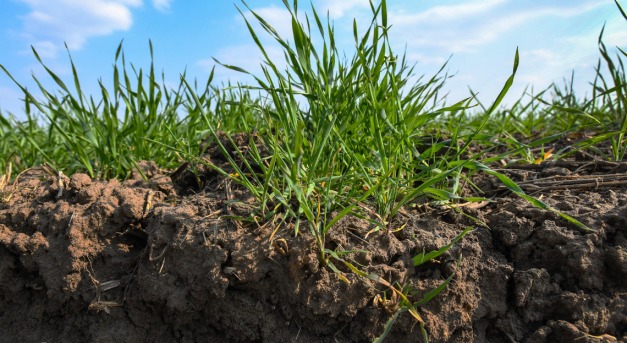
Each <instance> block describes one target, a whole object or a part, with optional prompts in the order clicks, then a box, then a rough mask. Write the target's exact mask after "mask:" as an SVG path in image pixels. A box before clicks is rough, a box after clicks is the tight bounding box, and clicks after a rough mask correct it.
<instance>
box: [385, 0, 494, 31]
mask: <svg viewBox="0 0 627 343" xmlns="http://www.w3.org/2000/svg"><path fill="white" fill-rule="evenodd" d="M504 2H506V0H486V1H475V2H472V3H468V4H463V5H450V6H435V7H431V8H429V9H427V10H425V11H422V12H418V13H406V12H391V13H390V14H389V15H388V17H389V19H390V22H392V23H393V24H394V25H399V26H408V25H412V26H413V25H429V24H436V25H438V26H439V27H440V28H441V27H442V24H444V23H445V22H449V21H461V20H467V19H468V18H470V17H476V16H478V15H481V14H484V13H486V12H488V11H490V10H492V9H494V8H495V7H497V6H499V5H501V4H503V3H504Z"/></svg>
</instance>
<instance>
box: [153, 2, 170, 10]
mask: <svg viewBox="0 0 627 343" xmlns="http://www.w3.org/2000/svg"><path fill="white" fill-rule="evenodd" d="M171 4H172V0H152V5H153V6H154V7H155V8H156V9H157V10H158V11H161V12H166V11H167V10H169V9H170V5H171Z"/></svg>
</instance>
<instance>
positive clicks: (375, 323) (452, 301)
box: [0, 163, 627, 342]
mask: <svg viewBox="0 0 627 343" xmlns="http://www.w3.org/2000/svg"><path fill="white" fill-rule="evenodd" d="M143 166H144V172H145V173H146V174H147V175H148V176H149V178H150V179H149V181H142V180H141V179H140V178H139V177H136V178H135V179H132V180H127V181H124V182H119V181H99V180H92V179H90V178H89V177H88V176H87V175H84V174H75V175H72V176H71V177H69V178H67V177H62V181H63V182H62V184H63V192H61V193H60V192H59V180H57V179H56V178H52V177H43V176H42V175H37V174H31V175H30V176H28V177H22V178H21V181H20V182H19V183H18V184H17V185H15V186H14V187H13V188H11V187H7V188H6V189H5V191H4V193H3V197H4V198H5V200H6V201H5V202H3V203H2V204H0V332H1V334H0V341H2V342H42V341H47V342H61V341H63V342H367V341H372V340H373V339H374V338H375V337H377V336H378V335H380V334H381V333H382V332H383V329H384V325H385V323H386V321H387V320H388V319H389V318H390V317H391V313H390V311H391V310H394V308H393V307H394V304H392V303H387V304H385V303H382V302H375V301H374V299H375V297H376V296H377V295H381V294H383V293H384V292H385V291H386V289H385V287H382V286H381V285H380V284H377V285H375V284H374V283H373V281H370V280H367V279H364V278H359V277H357V276H355V275H354V274H351V273H348V271H347V270H345V273H344V275H345V276H346V278H347V279H348V280H349V281H350V284H347V283H345V282H343V281H342V280H341V279H340V277H339V276H338V274H337V273H334V272H333V271H332V270H331V269H330V268H329V267H321V266H320V264H319V262H318V254H317V249H316V245H315V242H314V240H313V239H312V238H311V236H310V235H309V233H308V232H307V231H306V229H303V230H301V234H299V235H298V236H297V237H294V234H293V228H292V227H279V228H278V230H277V231H276V233H275V234H274V235H273V231H274V229H275V228H276V226H277V222H272V221H268V222H264V221H262V220H261V219H260V220H259V222H258V223H254V222H253V223H247V222H244V221H237V220H234V219H233V217H234V216H241V217H249V216H250V214H251V213H252V212H253V211H254V209H255V204H254V202H253V200H252V199H251V198H250V197H248V196H247V195H246V193H245V192H243V191H242V190H240V189H238V188H237V187H235V186H234V185H233V184H230V183H229V182H228V181H225V180H224V179H221V178H219V177H218V176H217V174H215V175H214V174H211V172H210V171H204V170H200V171H199V172H200V173H205V175H206V177H205V178H204V179H203V180H198V179H195V178H193V177H192V176H191V174H190V172H189V171H186V170H183V169H181V170H179V171H177V172H176V173H174V174H165V173H161V172H160V171H159V170H158V168H157V167H156V166H154V165H153V164H150V163H144V164H143ZM534 168H535V167H534ZM559 168H562V169H559ZM553 169H555V170H553V171H551V168H544V169H542V170H540V169H539V167H538V168H536V169H533V168H531V169H527V170H522V171H519V173H523V174H524V175H523V176H521V179H519V180H522V179H524V178H528V177H529V174H530V173H531V174H533V175H536V176H537V175H544V176H546V175H549V176H550V175H562V174H563V173H565V171H564V170H563V169H568V168H566V167H564V166H558V167H555V166H553ZM577 172H578V173H579V174H581V175H583V174H585V175H588V174H591V173H593V172H587V171H582V170H579V171H577ZM542 173H544V174H542ZM566 173H567V174H568V173H570V174H569V175H572V171H568V172H566ZM623 173H624V171H623ZM579 174H578V175H579ZM511 175H512V177H514V176H516V174H511ZM173 178H174V181H173ZM488 181H489V180H486V182H484V187H486V188H490V187H492V190H493V191H494V194H498V196H496V197H495V201H494V202H493V203H490V204H488V205H487V206H485V207H482V208H476V209H472V208H465V209H464V212H465V213H466V214H468V215H470V216H473V217H475V218H476V219H478V220H480V221H483V222H485V224H487V227H480V226H477V224H476V223H477V222H476V221H473V220H471V219H469V216H466V215H463V214H460V213H459V211H455V210H453V209H450V208H425V207H413V208H407V209H406V210H405V211H403V212H402V214H401V215H399V216H397V217H396V218H395V219H394V222H392V223H390V227H391V228H400V227H402V226H403V225H405V226H404V228H403V229H402V230H400V231H395V232H392V231H393V230H390V231H386V230H381V231H378V232H374V233H370V234H369V236H368V238H367V239H365V238H366V234H367V233H368V232H369V231H370V230H371V229H372V228H373V226H372V224H370V223H369V222H367V221H365V220H361V219H358V218H354V217H352V218H344V219H343V220H341V221H340V222H339V223H337V224H336V226H335V227H334V228H333V229H332V230H331V231H330V234H329V235H328V237H327V241H326V246H327V248H329V249H335V248H337V249H340V250H363V251H365V252H364V253H353V254H351V255H349V256H348V257H347V258H349V259H350V260H352V261H354V263H355V264H358V265H360V266H361V268H362V269H363V270H364V271H367V272H369V273H374V274H377V275H380V276H382V277H383V278H385V279H386V280H388V281H390V282H400V283H401V284H403V285H407V286H411V289H413V290H415V291H417V293H416V294H415V296H412V295H410V296H412V299H414V300H418V299H420V298H421V297H422V296H423V295H424V293H425V292H427V291H429V290H431V289H433V288H435V287H437V286H438V285H439V284H440V283H441V282H442V281H443V280H444V279H445V278H446V277H448V276H449V275H451V273H454V274H455V275H454V278H453V281H452V282H451V284H450V285H449V286H448V288H447V289H446V290H445V291H444V292H443V293H442V294H440V295H439V296H437V297H436V298H435V299H433V300H431V301H430V302H428V303H427V304H426V305H423V306H421V307H419V308H418V311H419V314H420V315H421V316H422V317H423V318H424V320H425V322H426V325H427V330H428V332H429V337H430V341H432V342H473V341H474V342H614V341H621V340H622V341H627V192H625V188H624V186H620V185H616V184H609V185H604V184H600V185H599V187H597V188H590V187H587V188H586V187H581V188H575V189H573V188H572V187H571V188H570V189H569V187H565V188H563V187H562V188H563V189H562V188H559V189H558V190H551V189H550V187H549V186H550V185H549V186H547V187H545V188H542V187H540V188H539V189H538V188H532V189H531V190H532V191H534V192H535V196H537V197H540V196H542V198H543V200H544V201H545V202H547V203H548V204H550V205H551V206H553V207H555V208H557V209H559V210H561V211H563V212H564V213H567V214H570V215H572V216H574V217H576V218H578V219H580V220H581V221H582V222H584V223H585V224H586V225H588V226H589V227H591V228H594V229H596V232H594V233H587V232H584V231H582V230H580V229H578V228H577V227H575V226H574V225H572V224H570V223H568V222H566V221H565V220H564V219H561V218H560V217H559V216H557V215H555V214H554V213H551V212H547V211H543V210H539V209H537V208H534V207H533V206H531V205H530V204H528V203H527V202H525V201H523V200H520V199H518V198H516V197H513V196H511V195H506V194H502V193H503V192H502V191H501V190H500V189H499V188H498V185H492V186H490V184H491V183H490V182H488ZM623 184H624V182H623ZM190 187H191V188H190ZM190 189H191V190H195V192H192V191H190ZM9 195H10V198H9V199H6V198H7V197H8V196H9ZM233 200H236V201H233ZM473 225H474V226H477V229H476V230H475V231H474V232H472V233H471V234H469V235H468V236H466V237H465V238H464V239H463V240H462V241H461V242H460V243H459V244H458V245H456V246H455V247H454V248H453V249H451V250H450V251H449V252H447V253H446V254H445V255H443V256H440V257H439V258H438V259H437V261H435V262H432V263H427V264H426V265H422V266H420V267H418V268H415V267H413V263H412V257H413V256H415V255H416V254H418V253H420V252H423V251H431V250H434V249H437V248H439V247H441V246H443V245H446V244H448V242H450V240H451V239H452V238H454V237H455V236H456V235H458V234H459V233H460V232H461V231H462V230H463V229H464V228H466V227H468V226H473ZM488 227H489V229H488ZM460 255H461V256H462V259H461V263H460V264H459V265H457V266H456V264H455V261H456V259H457V257H458V256H460ZM336 265H338V267H340V266H339V264H336ZM386 297H387V298H391V293H390V292H389V290H387V292H386ZM375 303H376V304H375ZM384 305H388V306H384ZM386 341H387V342H420V341H421V335H420V330H419V326H418V325H417V323H416V321H415V320H414V319H413V318H412V317H411V315H410V314H409V313H407V312H405V313H403V314H401V315H400V316H399V317H398V320H397V321H396V323H395V324H394V326H393V327H392V330H391V332H390V334H389V335H388V337H387V338H386Z"/></svg>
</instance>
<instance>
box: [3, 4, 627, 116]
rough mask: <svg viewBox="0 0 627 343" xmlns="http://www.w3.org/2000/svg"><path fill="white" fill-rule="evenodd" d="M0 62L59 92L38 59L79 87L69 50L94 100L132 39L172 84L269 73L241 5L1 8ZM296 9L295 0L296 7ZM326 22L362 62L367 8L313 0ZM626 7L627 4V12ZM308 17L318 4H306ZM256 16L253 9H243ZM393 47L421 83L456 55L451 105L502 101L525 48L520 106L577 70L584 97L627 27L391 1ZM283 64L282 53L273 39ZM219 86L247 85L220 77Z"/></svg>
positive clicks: (274, 9)
mask: <svg viewBox="0 0 627 343" xmlns="http://www.w3.org/2000/svg"><path fill="white" fill-rule="evenodd" d="M0 1H1V2H2V10H1V12H0V46H2V49H1V50H0V64H2V65H3V66H4V67H5V68H6V69H8V70H9V71H10V72H11V73H12V74H13V76H14V77H15V78H16V79H17V80H18V81H19V82H21V83H22V84H24V85H26V86H28V87H29V89H34V88H35V84H34V82H32V78H31V75H32V74H35V75H36V76H37V77H39V78H40V79H41V80H42V81H44V84H45V85H48V86H49V85H52V82H51V81H50V80H49V79H48V78H47V77H46V74H45V72H44V70H43V68H42V67H40V66H39V65H38V63H37V61H36V59H35V58H34V56H33V54H32V52H31V46H33V47H34V48H35V49H36V50H37V51H38V53H39V55H40V56H41V57H42V59H43V61H44V63H45V64H46V65H47V66H48V67H50V68H51V69H52V70H54V71H55V72H56V73H58V74H59V75H60V76H62V77H64V78H66V79H67V80H71V73H70V65H69V59H68V55H67V51H66V48H65V44H66V45H67V48H68V49H69V51H70V53H71V55H72V58H73V59H74V62H75V64H76V65H77V68H78V72H79V75H80V77H81V80H82V82H83V84H84V86H85V88H86V89H87V91H90V92H92V93H93V94H98V92H97V89H98V88H97V85H98V83H97V81H98V79H102V80H103V81H104V82H105V84H110V80H111V74H112V65H113V61H114V55H115V50H116V48H117V46H118V44H119V43H120V41H122V40H124V51H125V54H126V60H127V62H131V63H133V64H134V65H135V66H136V67H137V68H140V67H142V68H147V67H148V66H149V61H150V56H149V49H148V41H149V39H151V40H152V42H153V46H154V52H155V65H156V67H157V69H158V70H159V71H164V73H165V76H166V80H167V81H168V82H171V84H173V85H174V84H177V80H178V77H179V74H180V73H182V72H183V71H184V70H187V75H188V77H189V78H191V79H193V78H196V79H198V81H199V82H203V81H206V78H207V77H208V75H209V71H210V70H211V68H212V67H213V66H214V62H213V60H212V57H215V58H217V59H218V60H221V61H223V62H225V63H228V64H232V65H237V66H241V67H244V68H246V69H249V70H252V71H255V70H258V65H259V63H260V57H259V56H260V54H259V53H258V51H257V49H256V48H255V46H254V43H253V41H252V39H251V38H250V37H249V35H248V31H247V29H246V26H245V24H244V21H243V20H242V18H241V16H240V14H239V12H238V11H237V9H236V7H235V5H238V6H239V7H240V8H242V9H245V7H243V6H242V3H241V2H239V0H237V1H232V0H227V1H225V0H220V1H217V0H216V1H201V0H195V1H194V0H185V1H183V0H90V1H85V0H0ZM291 2H292V0H290V3H291ZM312 2H313V4H314V6H315V7H316V8H317V10H318V11H319V13H327V12H328V13H329V16H330V18H331V20H332V21H333V22H334V25H335V28H336V35H337V36H338V41H339V42H340V43H341V47H342V48H343V50H344V52H345V54H346V55H347V56H349V57H350V56H352V54H353V51H354V49H353V47H354V44H353V41H352V21H353V18H356V19H357V22H358V23H361V27H362V28H364V29H365V28H366V27H367V24H368V23H369V20H370V15H371V13H370V7H369V3H368V0H341V1H339V0H312ZM248 3H249V5H250V7H251V8H252V9H253V10H255V11H256V12H257V13H259V14H260V15H262V16H263V17H264V18H266V19H267V20H268V21H269V22H270V23H271V24H272V25H273V26H274V27H275V28H276V29H277V31H278V32H279V33H281V34H284V35H289V33H290V22H289V18H288V17H287V16H286V12H285V9H284V7H283V3H282V1H280V0H249V1H248ZM625 5H626V7H627V3H626V4H625ZM300 7H301V9H304V8H306V7H309V1H301V4H300ZM244 12H246V10H244ZM388 15H389V23H390V24H391V25H392V30H391V39H392V43H393V45H394V47H395V48H396V51H397V52H398V53H399V54H402V53H403V52H406V54H407V57H408V59H409V60H410V61H411V62H412V63H413V62H416V63H417V67H416V72H417V73H418V74H425V75H426V76H430V75H432V74H433V73H434V72H435V71H437V70H438V69H439V68H440V67H441V66H442V64H443V63H444V62H445V61H446V60H447V59H448V58H449V57H451V60H450V62H449V64H448V71H449V72H450V73H451V74H456V75H455V77H453V78H452V79H451V80H449V82H448V86H447V87H446V89H447V90H448V91H449V92H450V95H449V102H453V101H455V100H459V99H461V98H463V97H466V96H467V95H468V94H469V93H468V88H469V87H470V88H472V89H473V90H474V91H475V92H479V94H480V96H479V98H480V99H481V100H482V101H483V102H486V103H487V102H489V101H491V100H492V99H493V98H494V97H495V96H496V94H498V92H499V90H500V88H501V86H502V84H503V82H504V81H505V80H506V79H507V77H508V75H509V74H510V73H511V69H512V63H513V57H514V53H515V50H516V47H518V48H519V51H520V57H521V63H520V68H519V73H518V75H517V78H516V83H515V86H514V88H513V90H512V92H511V94H512V98H514V97H518V96H519V95H520V94H522V91H523V89H524V87H525V86H526V85H530V86H533V87H534V89H535V90H536V91H539V90H541V89H543V88H544V87H546V86H548V85H549V84H550V83H551V82H553V81H556V82H562V80H564V78H569V77H570V74H571V72H572V71H573V70H575V81H576V85H577V87H576V91H577V94H578V95H580V96H584V95H585V94H586V92H587V91H588V89H589V87H588V86H587V83H588V82H589V81H592V77H593V74H594V69H593V68H594V66H595V65H596V63H597V60H598V57H599V54H598V47H597V38H598V35H599V32H600V31H601V28H602V26H603V24H604V23H605V24H606V30H605V36H604V37H605V39H604V41H605V43H606V44H607V45H608V46H621V47H626V46H627V23H626V22H625V21H624V20H623V18H622V17H621V16H620V13H619V12H618V10H617V9H616V6H615V4H614V2H613V1H612V0H525V1H520V0H466V1H460V0H440V1H435V0H388ZM266 43H267V44H268V49H269V50H270V52H271V54H273V55H274V56H275V57H276V59H277V60H280V59H282V54H281V52H280V50H278V48H276V46H273V45H272V44H271V41H270V40H269V39H268V40H267V42H266ZM216 75H217V80H216V82H218V83H219V82H225V81H227V80H231V81H239V80H243V81H247V79H244V78H243V77H242V76H241V75H239V74H236V73H233V72H230V71H227V70H224V69H221V68H218V69H217V70H216ZM20 98H23V96H22V95H21V93H20V92H19V89H18V88H17V87H16V86H15V85H14V84H13V83H12V81H11V80H10V79H9V78H8V77H7V76H6V75H5V74H3V73H1V72H0V110H2V111H3V112H5V113H6V112H11V113H14V114H15V115H17V116H18V117H19V116H20V113H21V112H22V104H21V102H20V100H19V99H20Z"/></svg>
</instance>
